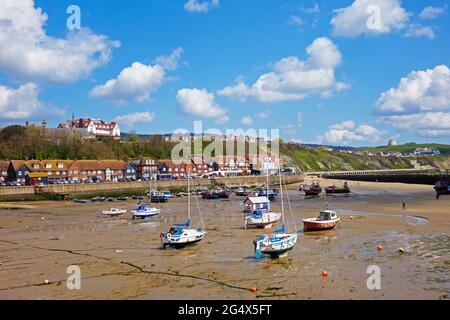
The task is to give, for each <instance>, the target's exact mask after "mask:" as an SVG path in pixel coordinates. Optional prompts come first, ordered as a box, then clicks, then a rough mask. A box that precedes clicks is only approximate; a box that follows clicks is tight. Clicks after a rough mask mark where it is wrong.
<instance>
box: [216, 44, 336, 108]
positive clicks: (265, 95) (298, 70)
mask: <svg viewBox="0 0 450 320" xmlns="http://www.w3.org/2000/svg"><path fill="white" fill-rule="evenodd" d="M306 52H307V54H308V58H307V59H306V60H305V61H302V60H300V59H299V58H297V57H294V56H291V57H287V58H283V59H281V60H280V61H278V62H277V63H275V65H274V67H273V71H272V72H269V73H266V74H263V75H261V76H260V77H259V78H258V79H257V80H256V82H255V83H254V84H253V85H248V84H246V83H244V82H243V81H242V80H241V79H239V80H238V81H237V83H236V84H235V85H233V86H228V87H225V88H223V89H221V90H219V91H218V94H219V95H222V96H228V97H231V98H236V99H239V100H240V101H245V100H246V99H248V98H253V99H256V100H257V101H260V102H267V103H270V102H280V101H287V100H301V99H303V98H305V97H306V96H308V95H310V94H314V93H321V92H324V91H326V90H330V89H333V88H334V86H335V85H336V79H335V76H334V72H335V68H336V67H337V66H338V65H339V64H340V63H341V59H342V55H341V53H340V52H339V49H338V48H337V46H336V45H335V44H334V43H333V42H332V41H331V40H330V39H328V38H326V37H322V38H317V39H315V40H314V41H313V42H312V43H311V45H309V46H308V47H307V48H306Z"/></svg>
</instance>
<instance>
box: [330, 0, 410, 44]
mask: <svg viewBox="0 0 450 320" xmlns="http://www.w3.org/2000/svg"><path fill="white" fill-rule="evenodd" d="M410 15H411V13H409V12H407V11H406V10H405V9H404V8H402V6H401V1H400V0H355V1H354V2H353V3H352V4H351V5H350V6H348V7H345V8H340V9H336V10H334V12H333V18H332V20H331V24H332V25H333V34H334V35H336V36H344V37H357V36H360V35H363V34H364V35H379V34H385V33H389V32H391V31H393V30H401V29H403V28H405V27H406V25H407V23H408V21H409V17H410Z"/></svg>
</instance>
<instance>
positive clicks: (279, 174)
mask: <svg viewBox="0 0 450 320" xmlns="http://www.w3.org/2000/svg"><path fill="white" fill-rule="evenodd" d="M278 177H279V178H280V199H281V217H282V218H283V226H285V221H284V204H283V185H282V184H281V166H280V161H278Z"/></svg>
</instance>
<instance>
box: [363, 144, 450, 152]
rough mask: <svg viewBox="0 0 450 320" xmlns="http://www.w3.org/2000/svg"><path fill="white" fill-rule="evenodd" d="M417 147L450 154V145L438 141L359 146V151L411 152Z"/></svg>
mask: <svg viewBox="0 0 450 320" xmlns="http://www.w3.org/2000/svg"><path fill="white" fill-rule="evenodd" d="M417 148H428V149H437V150H439V151H440V152H441V153H442V154H450V145H448V144H437V143H422V144H420V143H405V144H400V145H397V146H379V147H363V148H358V150H359V151H370V152H372V153H375V152H400V153H411V152H414V150H416V149H417Z"/></svg>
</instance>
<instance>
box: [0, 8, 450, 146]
mask: <svg viewBox="0 0 450 320" xmlns="http://www.w3.org/2000/svg"><path fill="white" fill-rule="evenodd" d="M7 2H8V1H6V3H7ZM15 3H16V4H18V6H19V7H20V6H23V8H25V9H26V10H23V8H22V9H21V11H20V12H23V13H22V14H19V13H18V12H15V9H14V8H12V7H11V5H9V8H6V10H5V8H2V9H3V10H0V12H3V14H2V13H0V22H1V21H2V19H3V21H10V22H8V23H3V24H2V23H0V49H1V50H4V49H6V48H8V50H10V51H11V52H12V53H11V54H10V55H8V54H3V55H2V54H0V111H2V115H0V124H2V125H6V124H11V123H24V122H25V121H27V120H29V121H39V120H41V118H45V119H47V122H48V123H49V125H50V126H55V125H57V124H58V123H59V122H62V121H63V120H65V119H69V118H70V117H71V114H72V112H73V113H75V116H76V117H93V118H101V119H104V120H107V121H113V120H117V121H118V122H119V123H120V124H121V127H122V130H123V131H131V130H134V131H136V132H138V133H145V134H148V133H161V132H165V133H169V132H171V131H172V130H173V129H176V128H186V129H188V130H191V129H192V128H193V124H192V121H194V120H202V121H203V127H204V128H218V129H221V130H225V129H227V128H243V129H248V128H266V129H272V128H280V134H281V136H282V138H284V139H285V140H295V141H300V142H319V143H326V144H349V145H356V146H358V145H382V144H385V143H386V141H387V140H388V139H389V138H391V137H395V138H396V139H397V140H398V141H399V142H410V141H416V142H442V143H450V93H449V92H450V81H449V73H448V72H449V70H448V67H449V66H450V41H449V15H448V8H447V6H446V1H443V0H429V1H418V0H415V1H406V0H404V1H399V0H356V1H354V0H345V1H344V0H342V1H340V0H339V1H319V0H316V1H275V0H267V1H254V0H246V1H237V0H219V1H217V0H215V1H206V0H198V1H194V0H189V1H188V0H170V1H156V0H155V1H133V2H130V1H118V0H116V1H111V0H109V1H103V0H99V1H87V0H85V1H80V0H79V1H75V2H74V1H48V0H46V1H35V2H34V3H33V1H30V0H20V1H17V2H15ZM71 4H76V5H78V6H79V8H80V10H81V28H82V29H81V30H79V31H78V30H75V31H71V32H69V30H68V28H67V26H66V20H67V18H68V17H69V14H67V13H66V9H67V7H68V6H69V5H71ZM4 5H5V4H0V7H1V6H4ZM370 5H374V6H376V7H377V8H379V9H380V11H379V21H378V20H372V21H375V23H377V22H379V24H377V25H376V27H375V29H373V28H372V29H369V28H368V27H367V24H366V22H367V19H369V18H374V19H377V16H376V15H371V14H370V13H368V12H367V11H366V10H367V7H368V6H370ZM6 6H8V4H6ZM36 8H41V9H42V12H44V13H45V14H46V15H47V19H46V20H45V19H44V20H45V21H43V22H42V20H40V17H42V13H40V12H38V11H37V10H36ZM337 9H339V11H336V10H337ZM28 15H29V18H27V19H25V20H26V22H25V23H24V22H21V21H20V19H22V18H24V17H25V18H26V17H28ZM358 17H359V18H358ZM34 20H36V21H41V24H40V23H38V22H37V23H34V22H33V21H34ZM26 28H31V29H26ZM87 29H89V30H90V31H88V32H89V33H87V34H86V33H83V32H87V31H86V30H87ZM24 30H25V31H24ZM29 30H33V31H32V32H30V31H29ZM34 32H35V35H34ZM2 33H4V34H6V36H5V37H4V39H8V38H7V37H14V38H10V39H18V40H17V41H13V43H14V44H13V45H11V41H9V42H8V43H6V41H5V42H2V40H1V39H2V38H1V36H2ZM76 33H81V35H80V34H79V35H75V34H76ZM30 34H31V35H30ZM71 36H72V37H75V38H74V39H76V40H74V41H71V40H68V39H69V38H70V37H71ZM68 37H69V38H68ZM98 37H100V38H98ZM36 39H39V42H37V41H36ZM33 41H34V43H33V44H31V43H32V42H33ZM58 41H62V42H63V43H62V44H60V43H59V42H58ZM15 42H17V43H15ZM119 42H120V45H119ZM36 43H38V44H36ZM10 46H11V47H10ZM39 46H42V47H39ZM94 46H99V47H98V48H97V49H92V48H94ZM43 48H44V49H45V50H42V49H43ZM80 48H84V49H80ZM177 48H178V49H177ZM307 48H310V51H311V52H312V53H309V54H308V53H307V52H306V50H307ZM1 50H0V51H1ZM33 50H35V53H34V51H33ZM174 50H175V51H174ZM73 52H74V53H73ZM174 52H175V54H174V56H172V58H171V59H169V56H170V55H171V53H174ZM27 53H28V54H27ZM32 53H33V54H32ZM176 53H178V54H176ZM101 54H103V55H105V57H104V59H103V58H99V56H100V55H101ZM40 55H42V57H43V58H42V61H41V62H36V60H37V61H40V60H39V59H41V58H40ZM162 56H165V58H161V57H162ZM74 57H76V59H75V58H74ZM158 57H159V59H158ZM288 57H291V59H287V60H282V59H285V58H288ZM30 59H34V60H33V61H30ZM59 59H60V60H59ZM71 59H73V61H74V62H73V63H72V62H70V63H69V62H68V61H71ZM13 60H16V61H13ZM22 60H23V62H21V61H22ZM162 61H163V62H162ZM164 61H166V62H167V61H170V62H172V65H170V64H169V65H166V64H165V63H164ZM277 62H278V64H277ZM288 62H289V63H288ZM133 63H136V64H134V65H132V64H133ZM174 63H175V64H176V66H175V65H174ZM47 64H49V65H48V66H47ZM77 66H79V68H78V67H77ZM59 67H60V68H59ZM57 68H59V69H57ZM127 68H128V69H127ZM124 69H125V70H124ZM60 70H64V73H61V74H59V72H60ZM80 70H81V71H80ZM122 71H124V73H127V74H128V76H127V77H125V76H124V77H123V79H121V80H117V79H118V77H119V74H120V73H121V72H122ZM322 74H323V75H324V76H323V77H322V76H321V75H322ZM266 76H269V80H266ZM119 78H120V77H119ZM402 78H403V80H402V82H403V85H401V83H400V82H401V79H402ZM114 79H116V81H115V83H109V84H108V83H107V81H108V80H114ZM258 79H259V80H261V81H259V80H258ZM272 80H273V81H272ZM133 81H134V82H133ZM136 83H137V84H136ZM257 83H263V87H262V88H263V89H257V88H256V87H257V86H256V84H257ZM137 86H138V87H137ZM225 88H228V90H225ZM389 90H390V91H389ZM383 93H384V96H383V98H382V95H383ZM2 95H3V97H6V98H4V99H3V102H2ZM27 99H28V100H27ZM30 100H31V101H33V102H32V103H31V105H32V107H31V111H30V110H28V109H27V108H28V106H29V105H30V103H28V101H30ZM5 101H6V102H5ZM2 104H3V105H2ZM11 109H14V110H17V112H6V110H11Z"/></svg>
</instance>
